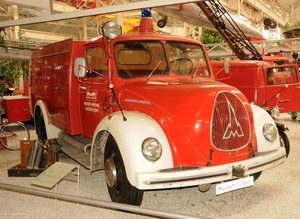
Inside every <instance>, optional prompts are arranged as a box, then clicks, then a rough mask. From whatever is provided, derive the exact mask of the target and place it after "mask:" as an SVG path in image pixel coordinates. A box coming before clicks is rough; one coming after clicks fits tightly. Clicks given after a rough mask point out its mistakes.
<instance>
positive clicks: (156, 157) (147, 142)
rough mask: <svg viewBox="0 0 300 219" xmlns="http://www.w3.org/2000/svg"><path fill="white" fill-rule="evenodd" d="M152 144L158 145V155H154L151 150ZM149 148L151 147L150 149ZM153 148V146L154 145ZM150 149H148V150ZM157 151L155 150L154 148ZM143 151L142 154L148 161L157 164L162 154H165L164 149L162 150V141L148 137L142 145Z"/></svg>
mask: <svg viewBox="0 0 300 219" xmlns="http://www.w3.org/2000/svg"><path fill="white" fill-rule="evenodd" d="M151 142H152V143H153V142H155V143H156V144H157V145H156V147H158V148H156V150H157V149H158V152H157V155H153V153H152V152H153V151H152V152H151V151H150V150H151V148H150V146H151V145H150V144H151ZM148 146H149V147H148ZM152 146H153V145H152ZM147 147H148V148H147ZM154 149H155V148H154ZM141 151H142V154H143V156H144V157H145V158H146V159H147V160H148V161H151V162H155V161H158V160H159V159H160V158H161V156H162V152H163V149H162V145H161V143H160V141H159V140H158V139H156V138H154V137H148V138H146V139H145V140H144V141H143V143H142V146H141ZM147 152H150V153H147ZM151 154H152V155H151Z"/></svg>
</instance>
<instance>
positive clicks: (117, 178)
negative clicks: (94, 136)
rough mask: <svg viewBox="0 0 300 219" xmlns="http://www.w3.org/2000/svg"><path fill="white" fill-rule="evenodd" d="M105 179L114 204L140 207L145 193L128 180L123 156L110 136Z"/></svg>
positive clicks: (107, 147)
mask: <svg viewBox="0 0 300 219" xmlns="http://www.w3.org/2000/svg"><path fill="white" fill-rule="evenodd" d="M104 160H105V168H104V169H105V179H106V185H107V189H108V192H109V196H110V199H111V200H112V201H113V202H118V203H124V204H130V205H136V206H140V205H141V203H142V200H143V195H144V191H142V190H139V189H137V188H135V187H134V186H132V185H131V184H130V182H129V181H128V179H127V176H126V171H125V167H124V163H123V159H122V156H121V154H120V151H119V148H118V146H117V143H116V142H115V140H114V139H113V138H112V137H111V136H109V138H108V141H107V145H106V148H105V152H104Z"/></svg>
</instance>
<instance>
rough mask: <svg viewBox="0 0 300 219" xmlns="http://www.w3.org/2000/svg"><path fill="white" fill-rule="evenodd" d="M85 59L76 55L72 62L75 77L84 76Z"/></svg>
mask: <svg viewBox="0 0 300 219" xmlns="http://www.w3.org/2000/svg"><path fill="white" fill-rule="evenodd" d="M85 72H86V71H85V59H84V58H82V57H78V58H76V59H75V63H74V75H75V77H77V78H83V77H85Z"/></svg>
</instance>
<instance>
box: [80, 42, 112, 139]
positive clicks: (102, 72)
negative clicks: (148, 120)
mask: <svg viewBox="0 0 300 219" xmlns="http://www.w3.org/2000/svg"><path fill="white" fill-rule="evenodd" d="M85 59H86V66H85V69H86V74H85V77H84V78H81V79H80V80H79V91H78V92H79V101H80V116H81V123H82V135H83V136H85V137H87V138H92V137H93V134H94V131H95V129H96V126H97V125H98V123H99V122H100V121H101V120H102V119H103V118H104V117H105V116H106V115H107V112H106V111H105V104H104V103H105V101H106V99H107V93H108V77H107V62H106V61H107V59H106V53H105V50H104V48H102V47H90V48H88V49H87V50H86V55H85Z"/></svg>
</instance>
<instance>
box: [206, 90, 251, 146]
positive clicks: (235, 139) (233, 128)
mask: <svg viewBox="0 0 300 219" xmlns="http://www.w3.org/2000/svg"><path fill="white" fill-rule="evenodd" d="M211 124H212V127H211V139H212V143H213V145H214V147H216V148H218V149H219V150H224V151H233V150H237V149H240V148H243V147H245V146H246V145H247V144H248V143H249V141H250V124H249V116H248V113H247V111H246V108H245V106H244V104H243V103H242V101H241V100H240V99H239V98H238V97H237V96H235V95H234V94H232V93H228V92H222V93H219V94H218V95H217V97H216V101H215V106H214V111H213V116H212V123H211Z"/></svg>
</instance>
